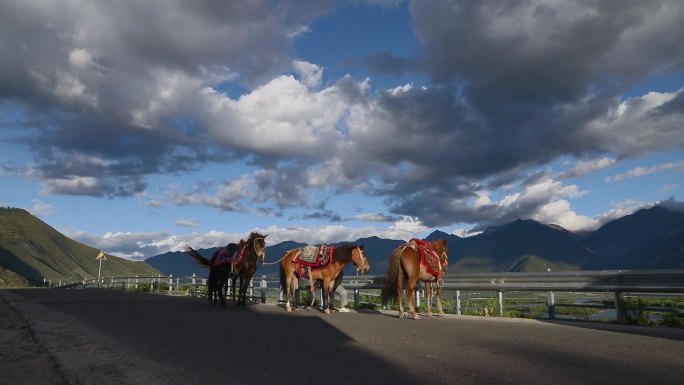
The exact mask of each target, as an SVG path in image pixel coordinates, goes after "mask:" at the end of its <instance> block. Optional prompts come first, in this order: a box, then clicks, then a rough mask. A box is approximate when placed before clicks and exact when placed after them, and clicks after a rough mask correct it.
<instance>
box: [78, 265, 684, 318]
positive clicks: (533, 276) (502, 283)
mask: <svg viewBox="0 0 684 385" xmlns="http://www.w3.org/2000/svg"><path fill="white" fill-rule="evenodd" d="M443 281H444V286H443V289H444V290H447V291H455V292H456V293H457V295H456V301H457V303H456V306H455V307H456V311H457V313H458V314H461V304H460V292H461V291H489V292H498V304H499V309H500V313H503V293H505V292H520V291H529V292H548V297H547V298H548V299H547V305H548V314H549V317H550V318H554V317H555V313H556V311H555V310H556V307H558V306H566V307H587V308H591V307H594V308H597V307H602V308H610V307H611V306H602V305H599V306H597V305H590V304H587V305H582V304H557V303H556V302H555V294H554V293H555V292H595V293H606V292H608V293H613V295H614V296H615V301H614V302H615V306H614V307H613V308H614V309H615V310H616V313H617V319H618V321H619V322H625V321H626V307H625V303H624V302H625V301H624V298H623V295H624V294H625V293H639V294H652V293H672V294H682V293H684V269H678V270H601V271H559V272H535V273H509V272H502V273H470V274H445V275H444V277H443ZM342 285H343V286H344V287H345V288H346V289H351V290H353V298H354V303H355V305H356V307H357V308H358V307H359V305H360V297H361V296H362V295H371V296H377V292H378V290H381V289H382V287H383V285H384V276H380V275H366V276H347V277H344V278H343V279H342ZM80 286H81V287H101V288H120V289H134V290H135V289H140V288H141V287H145V288H147V289H149V290H152V291H160V290H161V291H168V292H170V293H177V294H183V293H181V292H182V291H183V290H182V288H183V287H186V288H192V289H197V288H199V287H201V286H206V277H201V276H197V275H193V276H191V277H174V276H156V277H138V276H136V277H110V278H103V279H101V280H100V282H98V281H97V280H84V281H83V282H82V283H81V284H80ZM278 286H279V283H278V282H277V281H272V280H271V281H268V280H267V279H266V278H265V277H255V278H254V280H253V281H252V285H251V288H252V289H251V293H252V294H251V296H252V298H253V299H254V300H255V301H257V302H258V301H262V302H263V301H265V298H266V297H267V293H271V292H273V296H275V297H278V299H277V300H276V301H278V300H282V297H281V296H279V295H278V294H277V293H279V291H280V290H279V287H278ZM422 288H423V286H421V285H419V287H418V288H417V291H419V293H420V290H421V289H422ZM363 291H365V293H364V292H363ZM419 293H418V295H417V298H420V294H419ZM185 294H187V293H185ZM661 310H662V309H661ZM673 311H675V312H681V310H677V309H674V310H673Z"/></svg>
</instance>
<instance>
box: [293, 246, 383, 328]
mask: <svg viewBox="0 0 684 385" xmlns="http://www.w3.org/2000/svg"><path fill="white" fill-rule="evenodd" d="M331 247H332V252H331V255H330V261H329V263H328V264H327V265H325V266H324V267H320V268H316V267H312V268H311V269H310V272H309V276H310V277H309V279H310V280H311V281H312V282H313V281H319V280H320V281H322V283H323V285H322V287H323V311H324V312H325V313H328V314H329V313H330V312H331V310H334V309H333V306H332V298H333V294H334V293H335V290H336V289H337V286H339V284H340V282H341V281H342V276H343V275H344V267H345V266H347V265H348V264H349V263H350V262H352V263H353V264H354V266H355V267H356V271H357V272H359V273H362V274H366V273H368V271H369V270H370V264H369V263H368V259H367V258H366V255H365V252H364V251H363V245H360V246H357V245H342V246H331ZM302 251H303V249H294V250H289V251H287V252H286V253H285V256H283V259H282V262H281V264H280V287H281V288H282V290H283V292H284V294H285V300H286V301H287V302H286V303H285V310H287V311H292V307H291V306H290V301H291V300H294V294H295V290H296V289H297V287H298V285H299V279H300V278H301V276H300V271H301V268H302V263H301V262H299V260H298V257H299V256H300V255H301V254H302ZM314 288H315V285H312V290H313V289H314ZM294 302H295V306H296V304H297V301H294Z"/></svg>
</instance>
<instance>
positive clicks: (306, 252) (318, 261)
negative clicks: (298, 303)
mask: <svg viewBox="0 0 684 385" xmlns="http://www.w3.org/2000/svg"><path fill="white" fill-rule="evenodd" d="M334 250H335V248H334V246H328V245H326V244H321V245H309V246H304V247H303V248H301V249H299V250H298V251H297V254H295V256H294V258H292V261H293V262H295V263H296V264H297V275H298V276H299V278H300V279H308V280H311V271H312V270H320V269H324V268H326V267H327V266H328V265H329V264H330V262H332V261H333V251H334ZM311 287H312V288H313V283H312V286H311Z"/></svg>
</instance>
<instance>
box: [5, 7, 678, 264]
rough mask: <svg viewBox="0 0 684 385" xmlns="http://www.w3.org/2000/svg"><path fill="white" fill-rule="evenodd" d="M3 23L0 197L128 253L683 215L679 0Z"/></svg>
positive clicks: (120, 12) (224, 11)
mask: <svg viewBox="0 0 684 385" xmlns="http://www.w3.org/2000/svg"><path fill="white" fill-rule="evenodd" d="M0 8H1V9H2V10H3V12H1V13H0V56H1V57H2V58H3V60H2V61H0V183H1V187H2V189H1V191H2V192H1V193H0V205H2V206H10V207H20V208H25V209H27V210H29V211H30V212H31V213H33V214H34V215H36V216H38V217H39V218H41V219H42V220H43V221H45V222H46V223H48V224H49V225H51V226H53V227H54V228H56V229H57V230H59V231H61V232H62V233H64V234H66V235H67V236H70V237H72V238H73V239H76V240H78V241H81V242H84V243H86V244H89V245H91V246H94V247H97V248H99V249H102V250H104V251H106V252H108V253H112V254H114V255H118V256H122V257H125V258H130V259H134V260H141V259H145V258H147V257H150V256H153V255H157V254H160V253H163V252H166V251H171V250H181V249H182V247H183V245H185V244H189V245H191V246H193V247H195V248H204V247H213V246H218V245H224V244H226V243H227V242H231V241H236V240H238V239H240V238H244V237H246V236H247V235H248V234H249V232H250V231H252V230H255V229H256V230H259V231H261V232H263V233H268V234H269V238H268V240H269V243H271V244H274V243H278V242H281V241H285V240H295V241H299V242H306V243H321V242H338V241H344V240H355V239H357V238H360V237H367V236H374V235H375V236H379V237H383V238H392V239H409V238H411V237H416V236H417V237H423V236H426V235H427V234H429V233H430V232H432V231H434V230H437V229H438V230H441V231H445V232H449V233H454V234H457V235H469V234H474V233H477V232H479V231H481V230H482V229H485V228H487V227H489V226H496V225H500V224H503V223H507V222H510V221H512V220H515V219H517V218H525V219H534V220H537V221H540V222H543V223H548V224H551V223H553V224H558V225H561V226H563V227H565V228H567V229H569V230H572V231H583V230H592V229H596V228H598V227H600V226H601V225H602V224H604V223H606V222H607V221H609V220H612V219H615V218H619V217H621V216H623V215H627V214H630V213H632V212H633V211H635V210H638V209H640V208H644V207H650V206H652V205H654V204H659V203H661V204H668V205H670V206H671V207H680V206H681V202H682V201H683V200H684V199H683V198H684V187H683V186H682V182H681V181H682V175H684V128H683V127H684V126H683V124H684V93H683V92H682V89H683V87H684V45H682V44H681V41H682V39H683V38H684V25H682V23H681V20H683V19H684V3H682V2H680V1H678V0H653V1H638V2H621V4H620V6H619V7H614V6H611V5H610V4H609V3H608V2H605V3H599V4H594V3H593V2H589V3H587V2H584V1H565V2H561V3H559V2H556V1H546V0H535V1H526V0H523V1H517V2H501V1H478V2H472V1H466V0H463V1H442V0H440V1H416V2H413V1H381V0H373V1H370V0H369V1H361V0H359V1H351V2H350V1H346V2H335V1H315V2H312V1H297V0H292V1H282V2H281V1H252V2H248V3H246V2H245V3H243V2H214V1H195V2H192V3H191V4H190V3H188V2H183V1H167V2H164V3H163V4H157V3H156V2H142V3H131V2H128V1H108V2H97V3H92V2H87V1H77V0H74V1H54V2H49V3H47V4H45V3H44V2H34V1H26V0H21V1H19V0H17V1H13V0H0ZM93 257H95V256H93ZM278 257H279V256H278ZM274 258H276V257H275V256H274Z"/></svg>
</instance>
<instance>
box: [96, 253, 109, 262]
mask: <svg viewBox="0 0 684 385" xmlns="http://www.w3.org/2000/svg"><path fill="white" fill-rule="evenodd" d="M96 259H98V260H100V261H106V260H107V256H106V255H105V253H103V252H101V251H100V254H98V255H97V258H96Z"/></svg>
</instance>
